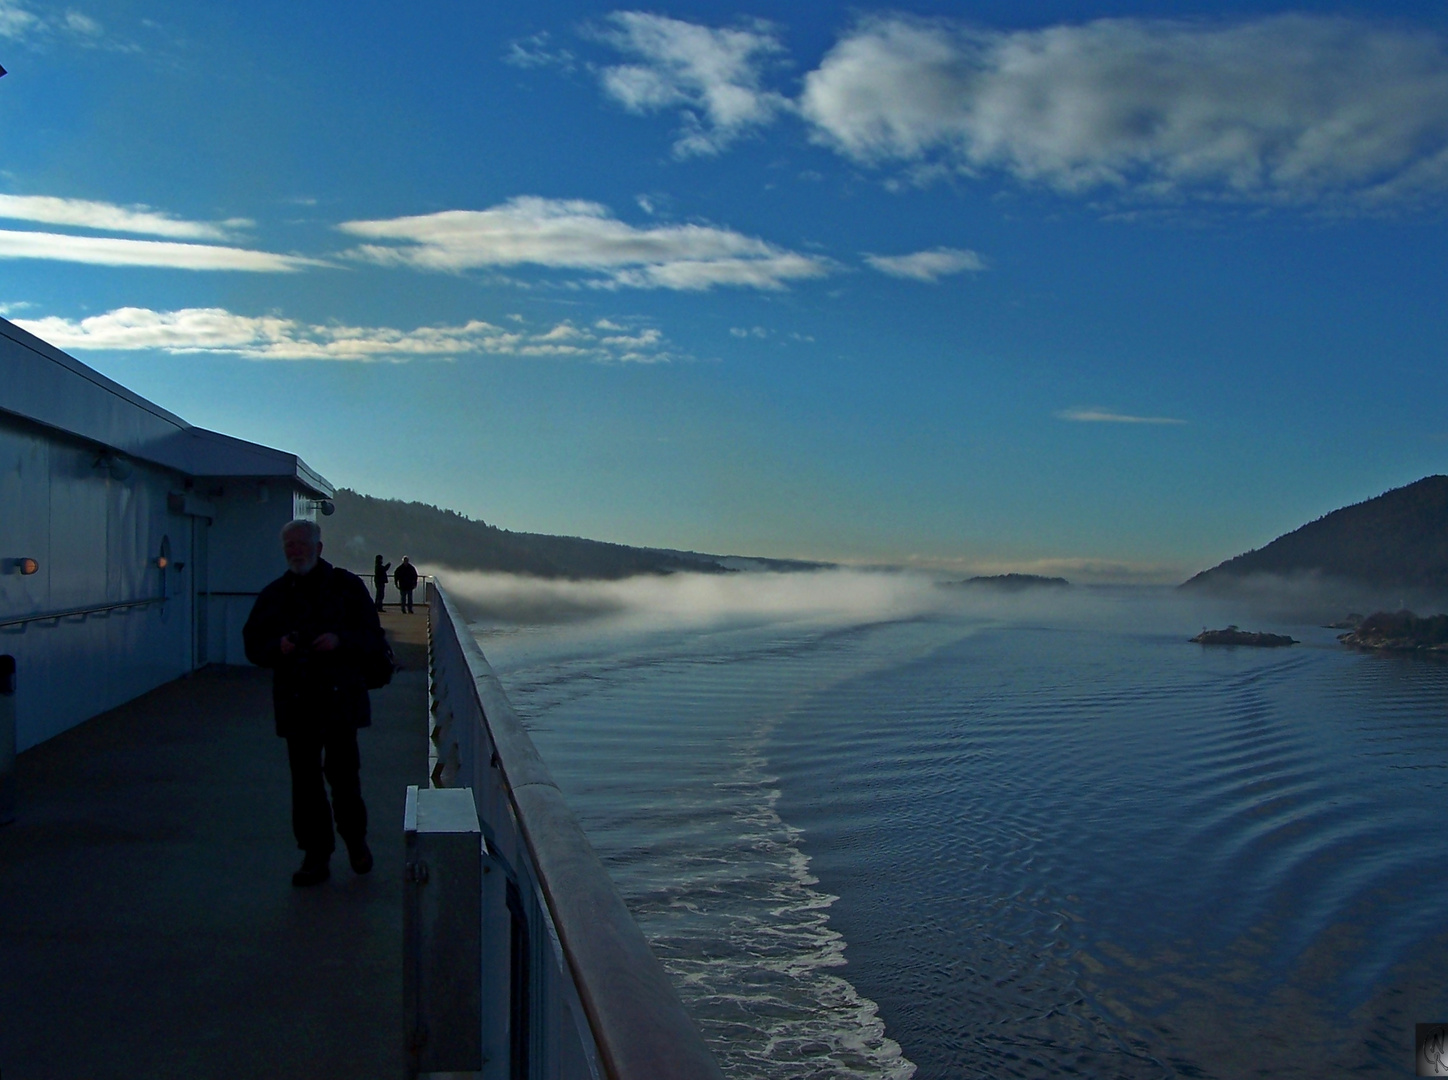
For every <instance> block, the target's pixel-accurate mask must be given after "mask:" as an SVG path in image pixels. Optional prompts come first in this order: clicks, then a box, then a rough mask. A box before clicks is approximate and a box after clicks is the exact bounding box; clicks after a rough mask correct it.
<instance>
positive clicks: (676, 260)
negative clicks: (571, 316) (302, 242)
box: [339, 196, 831, 290]
mask: <svg viewBox="0 0 1448 1080" xmlns="http://www.w3.org/2000/svg"><path fill="white" fill-rule="evenodd" d="M339 228H340V229H342V230H343V231H344V232H347V233H350V234H351V235H353V236H359V237H363V238H366V239H369V240H381V241H390V242H392V243H386V244H377V243H372V244H363V245H362V246H361V247H359V248H357V249H355V250H354V251H351V252H349V253H348V254H350V255H352V256H353V257H356V258H362V259H367V260H369V261H372V262H376V263H381V264H383V265H401V266H411V267H414V268H417V269H423V270H443V271H453V272H458V271H462V270H467V269H474V268H479V267H502V266H520V265H525V264H531V265H535V266H545V267H550V268H554V269H563V270H576V271H583V272H585V273H589V274H592V275H595V276H593V277H592V278H591V279H590V281H589V283H590V284H593V285H597V286H602V287H606V288H617V287H623V286H627V287H632V288H667V289H686V290H700V289H708V288H712V287H713V286H715V285H742V286H749V287H753V288H761V289H781V288H784V286H785V284H786V283H787V282H788V281H790V280H795V279H806V278H814V277H821V276H823V275H825V274H827V273H829V272H830V269H831V267H830V264H829V263H828V262H827V261H826V260H824V259H820V258H814V257H810V256H805V255H799V254H796V253H794V252H791V251H787V250H785V249H783V248H779V247H776V246H775V245H773V244H769V243H766V242H765V241H763V240H758V239H755V238H753V237H748V236H744V235H743V234H741V233H737V232H734V231H732V230H729V229H720V228H715V227H713V226H707V225H668V226H655V227H650V228H644V229H639V228H635V227H634V226H632V225H629V224H626V223H625V222H622V221H619V220H618V219H617V218H615V217H613V216H612V215H611V214H610V213H609V211H608V209H607V208H606V207H604V206H600V205H599V204H598V203H592V202H584V201H582V200H577V199H568V200H564V199H541V198H536V197H531V196H524V197H519V198H515V199H510V200H509V201H508V202H506V203H503V204H501V205H499V206H495V207H493V208H492V209H489V210H445V211H442V212H440V213H436V214H425V215H421V216H418V217H404V218H392V219H389V220H385V221H348V222H344V223H343V224H342V225H340V226H339Z"/></svg>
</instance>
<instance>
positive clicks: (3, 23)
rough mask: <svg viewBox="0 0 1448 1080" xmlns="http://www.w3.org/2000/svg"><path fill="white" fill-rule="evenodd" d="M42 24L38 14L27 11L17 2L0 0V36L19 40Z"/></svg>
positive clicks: (39, 27)
mask: <svg viewBox="0 0 1448 1080" xmlns="http://www.w3.org/2000/svg"><path fill="white" fill-rule="evenodd" d="M44 25H45V24H44V23H42V22H41V21H40V18H39V16H37V15H35V14H34V13H32V12H30V11H27V10H26V9H25V8H23V7H21V6H20V5H19V4H15V3H10V2H8V0H0V38H9V39H10V40H12V41H14V40H19V39H20V38H22V37H24V36H25V35H26V34H29V33H32V32H33V31H36V30H39V29H41V28H42V27H43V26H44Z"/></svg>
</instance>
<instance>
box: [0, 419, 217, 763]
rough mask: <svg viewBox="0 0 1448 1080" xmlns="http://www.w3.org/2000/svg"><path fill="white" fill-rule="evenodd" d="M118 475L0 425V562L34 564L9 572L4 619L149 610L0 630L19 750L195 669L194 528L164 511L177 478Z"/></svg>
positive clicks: (77, 452)
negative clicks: (8, 660)
mask: <svg viewBox="0 0 1448 1080" xmlns="http://www.w3.org/2000/svg"><path fill="white" fill-rule="evenodd" d="M98 459H100V461H101V463H100V464H99V465H98V464H97V461H98ZM119 471H121V472H124V473H125V474H126V475H125V477H124V478H123V479H120V478H117V477H116V476H115V475H112V470H111V469H110V468H109V466H108V464H107V463H106V461H105V460H104V459H102V458H101V451H100V450H99V449H98V448H96V447H94V446H88V445H85V444H83V443H81V442H79V441H77V440H69V439H65V438H63V437H58V436H57V435H56V434H55V433H53V432H45V431H43V430H42V429H35V428H28V425H25V424H23V423H15V422H11V421H10V420H9V419H8V418H6V417H4V416H0V560H15V559H19V558H33V559H35V560H36V561H37V562H38V563H39V564H40V569H39V572H38V573H35V574H32V575H29V576H24V575H21V574H20V573H18V572H16V571H15V570H14V569H13V567H12V564H9V563H7V564H6V566H7V569H10V572H6V573H0V621H5V620H10V619H14V618H18V617H23V616H30V615H43V614H47V613H61V612H66V611H74V610H76V609H79V608H94V607H103V606H106V605H112V604H118V603H123V602H127V601H133V600H152V601H155V602H153V603H150V604H148V605H147V606H144V607H135V608H130V609H120V610H111V611H105V612H95V613H91V614H84V615H79V614H77V615H68V616H60V617H57V618H50V619H43V620H39V621H31V622H26V623H23V624H21V625H19V626H15V625H9V626H0V654H7V655H10V656H14V657H15V660H16V700H15V708H16V742H17V748H18V749H20V750H24V749H26V748H27V747H30V746H33V745H35V744H36V743H38V742H41V741H43V740H45V739H48V738H50V737H51V736H52V735H55V734H58V733H59V732H61V731H64V730H65V729H67V728H69V727H72V726H74V725H75V724H77V723H79V722H80V721H82V720H84V719H86V718H87V717H90V716H94V715H95V714H96V713H98V712H102V711H104V710H105V709H109V708H112V707H114V706H115V705H119V704H120V703H122V702H124V701H128V700H130V699H131V698H133V697H135V696H136V695H138V694H141V693H144V692H145V691H147V690H149V689H151V688H152V687H154V686H158V685H160V684H161V683H163V682H166V681H167V680H169V679H173V678H175V677H176V676H178V675H181V674H183V673H185V672H187V671H189V670H190V669H191V663H192V655H191V651H192V640H191V619H192V598H191V588H190V582H189V579H188V575H189V574H190V572H191V562H192V559H191V544H192V524H191V522H192V519H191V518H189V517H185V516H181V515H175V514H172V513H171V512H170V511H169V509H168V505H167V495H168V493H169V492H170V491H172V490H175V489H177V488H179V487H180V478H179V477H177V476H176V475H174V474H172V473H171V472H170V471H169V470H165V469H160V468H157V467H155V466H150V465H147V464H145V463H142V462H126V463H125V464H124V465H123V466H121V468H120V470H119ZM163 539H168V540H169V549H170V565H169V566H168V567H167V568H166V569H165V570H163V569H161V568H160V567H159V566H157V558H158V556H159V555H160V553H161V548H162V541H163ZM163 597H164V600H163V599H162V598H163Z"/></svg>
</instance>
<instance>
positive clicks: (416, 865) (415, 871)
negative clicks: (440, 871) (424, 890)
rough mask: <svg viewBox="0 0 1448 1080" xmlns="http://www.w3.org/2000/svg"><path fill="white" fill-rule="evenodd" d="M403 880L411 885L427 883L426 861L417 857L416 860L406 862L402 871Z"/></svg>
mask: <svg viewBox="0 0 1448 1080" xmlns="http://www.w3.org/2000/svg"><path fill="white" fill-rule="evenodd" d="M402 876H403V880H404V881H407V882H408V883H410V884H412V885H426V884H427V863H425V862H423V861H422V860H421V859H418V860H417V861H416V862H410V863H408V864H407V865H406V866H405V867H404V868H403V871H402Z"/></svg>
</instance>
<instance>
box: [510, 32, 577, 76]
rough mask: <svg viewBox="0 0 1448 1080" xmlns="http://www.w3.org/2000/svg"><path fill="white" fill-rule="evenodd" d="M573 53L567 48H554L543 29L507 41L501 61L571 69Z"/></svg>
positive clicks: (521, 66) (521, 64) (522, 66)
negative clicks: (506, 47)
mask: <svg viewBox="0 0 1448 1080" xmlns="http://www.w3.org/2000/svg"><path fill="white" fill-rule="evenodd" d="M573 60H574V58H573V54H572V53H571V52H569V51H568V50H567V49H554V48H553V47H552V43H551V39H550V35H549V33H548V31H546V30H543V31H540V32H539V33H536V34H532V35H530V36H528V37H525V38H518V39H517V40H515V41H511V42H509V43H508V51H507V52H506V53H504V54H503V63H505V64H511V65H512V66H513V67H519V68H535V67H558V68H562V69H563V70H564V71H572V70H573Z"/></svg>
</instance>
